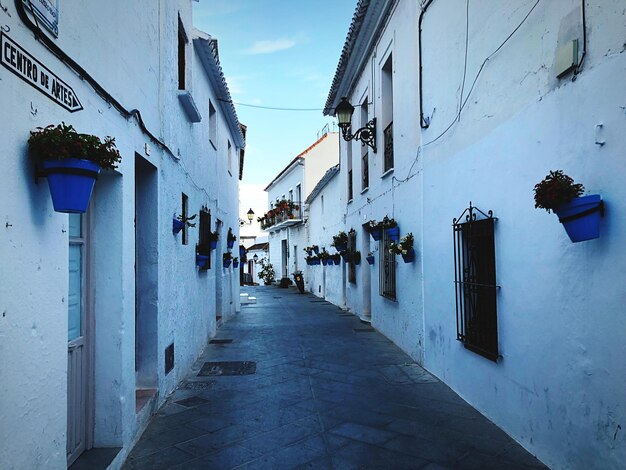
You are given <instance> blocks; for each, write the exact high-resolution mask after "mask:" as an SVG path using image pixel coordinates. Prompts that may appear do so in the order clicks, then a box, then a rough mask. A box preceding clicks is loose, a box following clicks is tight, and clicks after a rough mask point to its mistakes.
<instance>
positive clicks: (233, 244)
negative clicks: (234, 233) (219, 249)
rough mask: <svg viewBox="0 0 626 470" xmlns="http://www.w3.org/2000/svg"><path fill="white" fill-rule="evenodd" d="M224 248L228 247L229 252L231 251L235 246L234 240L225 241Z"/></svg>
mask: <svg viewBox="0 0 626 470" xmlns="http://www.w3.org/2000/svg"><path fill="white" fill-rule="evenodd" d="M226 246H227V247H228V249H229V250H231V249H232V248H233V246H235V240H227V241H226Z"/></svg>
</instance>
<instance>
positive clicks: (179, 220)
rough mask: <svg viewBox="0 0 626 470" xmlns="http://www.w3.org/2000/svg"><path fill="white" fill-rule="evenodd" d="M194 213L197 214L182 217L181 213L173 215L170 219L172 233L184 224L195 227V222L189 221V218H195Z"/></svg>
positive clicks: (180, 228) (178, 230)
mask: <svg viewBox="0 0 626 470" xmlns="http://www.w3.org/2000/svg"><path fill="white" fill-rule="evenodd" d="M196 215H197V214H194V215H192V216H191V217H183V216H182V215H176V216H174V218H173V219H172V233H173V234H174V235H176V234H177V233H178V232H180V231H181V230H182V229H183V227H184V226H185V225H187V227H195V226H196V224H195V223H192V222H190V220H193V219H195V218H196Z"/></svg>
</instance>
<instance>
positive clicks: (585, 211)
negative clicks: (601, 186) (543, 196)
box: [554, 194, 604, 243]
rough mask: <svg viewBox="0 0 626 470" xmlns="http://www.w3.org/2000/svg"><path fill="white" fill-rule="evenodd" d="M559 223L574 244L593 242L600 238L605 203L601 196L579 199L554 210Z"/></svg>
mask: <svg viewBox="0 0 626 470" xmlns="http://www.w3.org/2000/svg"><path fill="white" fill-rule="evenodd" d="M554 212H555V214H556V215H557V216H559V222H561V223H562V224H563V226H564V227H565V231H566V232H567V235H568V236H569V238H570V240H571V241H572V242H574V243H577V242H582V241H585V240H592V239H594V238H598V237H599V236H600V217H602V216H603V215H604V203H603V202H602V199H601V198H600V195H599V194H592V195H589V196H583V197H578V198H576V199H573V200H571V201H570V202H567V203H565V204H562V205H560V206H559V207H558V208H556V209H554Z"/></svg>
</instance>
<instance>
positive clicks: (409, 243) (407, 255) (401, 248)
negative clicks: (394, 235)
mask: <svg viewBox="0 0 626 470" xmlns="http://www.w3.org/2000/svg"><path fill="white" fill-rule="evenodd" d="M389 253H392V254H394V255H402V259H403V260H404V262H405V263H412V262H413V261H415V250H414V249H413V234H412V233H411V232H409V233H407V234H406V235H405V236H404V237H402V239H401V240H400V241H398V242H391V243H390V244H389Z"/></svg>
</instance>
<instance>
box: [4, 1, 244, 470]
mask: <svg viewBox="0 0 626 470" xmlns="http://www.w3.org/2000/svg"><path fill="white" fill-rule="evenodd" d="M5 3H6V2H5ZM87 3H88V5H84V6H82V7H81V8H70V6H69V5H66V4H65V3H63V2H61V15H60V18H61V19H60V35H59V38H58V39H57V40H56V41H55V42H56V43H57V44H58V45H59V47H61V48H62V49H63V50H65V51H66V52H67V53H68V54H69V55H70V56H71V57H72V58H74V59H75V60H76V61H77V62H78V63H80V64H81V65H82V66H83V67H84V68H85V69H86V70H89V71H90V73H91V74H92V76H93V77H94V78H95V79H96V80H97V81H98V82H99V83H101V84H102V86H103V87H104V88H105V89H107V90H108V91H109V92H110V93H112V94H113V96H114V97H116V99H118V100H119V101H120V102H121V103H122V104H123V105H124V106H125V107H126V108H127V109H134V108H137V109H139V110H140V111H141V113H142V117H143V119H144V121H145V123H146V126H147V127H148V128H149V129H150V130H151V131H152V132H153V133H154V134H155V135H157V136H161V137H162V139H163V140H164V141H165V142H166V143H167V145H168V146H169V147H170V148H171V149H172V150H173V152H174V155H175V158H173V157H172V156H170V155H168V154H167V153H165V152H164V151H162V150H160V149H159V147H158V146H157V145H155V144H154V143H153V142H151V141H150V139H149V138H148V137H147V136H146V135H145V134H144V133H142V132H141V130H140V129H139V126H138V125H137V122H136V121H135V120H133V119H131V120H128V121H127V120H125V119H124V118H123V117H122V116H121V115H120V114H119V113H118V112H117V111H116V110H115V109H113V108H111V107H110V106H108V104H107V103H106V102H105V101H103V99H102V98H100V97H99V96H98V95H96V94H95V93H94V91H93V90H92V89H91V87H90V86H89V85H88V84H87V83H86V82H83V81H81V80H80V79H79V78H78V77H77V76H76V75H75V74H74V73H73V72H72V71H71V70H70V69H69V68H67V67H66V66H65V65H64V64H62V63H61V62H60V61H58V60H57V59H56V58H55V57H54V56H53V55H52V54H50V53H49V52H47V50H46V49H44V47H42V46H41V45H40V44H39V43H37V42H36V41H35V40H34V39H33V34H32V32H30V31H29V30H27V29H26V27H25V26H24V25H23V24H22V23H21V22H20V20H19V17H18V15H17V12H16V11H15V7H14V5H13V4H12V3H9V4H7V5H6V6H7V8H8V10H7V12H4V11H0V23H1V24H3V25H6V26H8V27H9V28H10V33H9V36H10V37H11V38H12V39H13V40H15V41H16V42H18V43H19V44H20V45H21V46H22V47H24V48H25V49H26V50H28V52H30V53H31V54H32V55H34V56H35V57H36V58H37V59H39V60H40V61H41V62H43V63H44V64H46V66H48V67H49V68H50V69H51V70H53V71H54V72H55V73H56V74H57V75H59V76H60V77H61V78H63V79H64V80H65V81H66V82H68V83H69V84H70V85H71V86H72V87H73V88H74V90H75V92H76V93H77V95H78V97H79V99H80V100H81V102H82V104H83V106H84V110H83V111H80V112H77V113H74V114H69V113H68V112H66V111H65V110H63V109H62V108H60V107H58V106H57V105H56V104H54V103H53V102H52V101H50V100H49V99H48V98H46V97H45V96H44V95H42V94H40V93H39V92H37V91H36V90H35V89H33V88H31V87H30V86H28V84H26V83H24V82H23V81H21V80H19V79H18V78H17V77H15V76H14V75H12V74H11V73H10V72H9V71H8V70H6V69H5V68H1V69H0V80H1V81H2V87H1V89H0V108H1V109H3V110H5V111H6V110H10V114H11V119H10V120H7V121H6V122H5V123H4V124H3V139H1V140H0V152H2V155H4V161H5V166H4V168H5V170H4V172H3V176H2V185H3V188H4V189H3V191H2V192H1V194H0V211H1V212H0V213H1V216H2V220H3V230H2V231H0V246H1V247H2V248H0V250H1V258H2V260H3V264H4V265H5V266H11V269H10V270H9V269H3V270H2V271H0V273H1V274H0V276H1V280H0V311H2V312H3V313H2V316H1V317H0V337H2V338H3V339H2V341H1V345H0V359H1V360H0V363H1V364H2V365H1V366H0V383H1V385H0V387H1V393H0V397H1V398H0V421H1V422H2V423H3V424H2V426H0V442H2V444H1V445H0V461H2V462H3V466H4V467H5V468H15V469H21V468H66V455H65V445H66V426H67V409H66V406H67V304H66V302H67V300H66V299H67V292H68V277H67V272H68V268H67V264H68V248H67V247H68V234H67V231H68V216H67V215H65V214H59V213H56V212H54V211H53V210H52V204H51V200H50V195H49V190H48V185H47V182H46V181H45V180H44V179H40V180H39V182H38V184H35V183H34V180H33V178H32V176H31V175H32V174H33V167H32V165H31V163H30V162H29V161H28V159H27V154H26V140H27V138H28V133H29V131H30V130H32V129H34V128H35V127H38V126H45V125H48V124H51V123H55V124H56V123H59V122H61V121H65V122H66V123H68V124H72V125H74V126H75V127H76V128H77V129H78V130H79V132H86V133H93V134H96V135H99V136H100V137H104V136H106V135H111V136H114V137H116V143H117V145H118V148H119V149H120V152H121V154H122V157H123V160H122V164H121V165H120V168H119V170H118V171H117V172H113V173H111V174H107V175H103V176H101V178H100V179H99V181H98V182H97V185H96V190H95V192H94V198H93V202H94V209H93V214H92V215H93V218H94V225H93V246H94V253H93V274H94V275H93V278H92V283H93V284H92V288H91V294H92V296H93V297H95V299H96V300H95V304H94V312H95V316H96V321H97V324H98V329H97V333H96V337H95V338H94V342H95V344H94V348H95V357H96V361H95V371H94V393H95V403H96V405H95V432H94V444H95V446H126V447H125V449H124V451H123V452H122V455H123V454H124V453H126V452H127V451H128V444H130V442H132V440H133V438H134V436H135V434H136V432H137V429H138V426H139V425H140V423H139V422H138V420H137V415H136V414H135V370H134V361H135V328H134V322H135V274H134V263H135V228H134V212H135V204H134V200H135V189H134V176H135V153H138V154H140V155H142V156H143V158H145V160H147V161H149V162H151V163H152V164H153V165H154V166H155V167H156V169H157V170H156V174H157V175H158V194H159V196H158V203H157V207H158V241H157V246H158V248H157V250H158V263H159V267H158V283H159V284H158V312H159V313H158V332H157V335H158V338H156V340H157V341H158V346H157V354H158V364H157V366H156V371H155V374H156V375H157V387H158V392H157V400H158V402H162V401H163V400H164V399H165V397H166V395H167V393H169V392H170V391H171V390H172V389H173V388H174V387H175V385H176V383H177V382H178V380H179V379H180V377H182V375H183V374H184V373H185V372H186V370H187V369H188V367H189V365H190V364H191V363H192V361H193V360H194V359H195V357H196V356H197V354H198V353H199V351H200V348H201V347H202V346H203V345H204V344H205V341H206V339H207V338H208V337H209V336H210V335H213V334H214V332H215V309H216V306H215V302H211V301H210V299H211V298H212V296H207V295H206V293H207V292H214V291H215V288H216V282H215V276H216V273H218V272H219V271H221V270H218V269H215V268H214V269H212V270H211V271H209V272H208V273H207V274H204V273H203V274H199V273H198V272H197V270H196V268H195V243H196V241H197V233H198V232H197V230H198V229H197V228H195V229H194V228H190V229H189V238H190V241H189V245H186V246H182V245H181V243H180V234H179V235H178V236H174V235H172V232H171V223H172V222H171V219H172V216H173V214H174V213H177V214H178V213H180V205H181V202H180V201H181V194H180V193H181V191H184V192H185V193H186V194H187V195H188V196H189V211H190V213H195V212H197V211H198V210H199V208H200V207H201V205H203V204H207V205H208V206H209V208H211V209H212V212H213V215H214V219H213V220H215V216H217V217H220V218H221V219H222V220H223V221H224V225H225V226H226V229H227V227H228V226H232V227H233V228H234V229H236V227H237V226H238V224H237V177H236V176H233V177H232V179H231V178H229V177H228V175H227V171H226V168H225V166H224V165H225V164H226V163H225V162H226V154H225V150H224V148H225V147H224V146H225V145H226V144H225V142H226V139H227V138H228V137H227V136H228V135H229V131H228V128H227V127H226V125H225V122H224V121H223V118H222V119H221V121H220V122H219V124H218V126H219V134H220V141H222V142H224V144H223V145H224V146H219V147H218V153H212V154H207V153H206V149H207V148H208V146H207V145H206V142H207V141H208V129H207V126H208V123H207V120H206V118H207V115H208V111H207V108H208V104H207V103H208V99H209V96H211V93H212V92H211V91H210V90H209V87H208V84H207V82H206V76H205V75H204V71H203V70H201V68H200V65H199V63H198V61H197V57H196V56H195V52H194V49H193V46H192V45H191V44H189V45H188V47H189V49H188V52H189V54H188V57H189V66H188V75H189V76H190V79H191V80H192V81H193V84H192V92H193V96H194V99H195V100H196V104H197V105H198V107H199V109H200V113H201V114H202V116H203V118H204V119H203V121H202V122H201V123H199V124H191V123H190V122H189V121H188V120H187V117H186V116H185V115H184V113H183V110H182V108H181V107H180V104H179V102H178V98H177V96H176V95H177V90H176V89H177V83H176V74H177V71H176V68H175V64H176V37H177V21H178V12H179V11H180V15H181V17H182V18H183V21H184V23H185V27H186V30H187V34H188V35H189V36H190V39H191V34H192V32H193V28H192V23H191V6H190V2H189V1H187V0H184V1H183V0H180V1H178V2H161V3H160V4H158V3H157V4H155V2H152V1H148V0H143V1H140V2H135V3H134V4H133V6H130V7H129V6H128V5H126V3H125V2H119V1H115V2H108V3H106V5H105V4H103V3H102V2H95V1H91V0H90V1H89V2H87ZM129 8H130V11H129ZM9 14H10V16H9ZM107 18H108V19H107ZM159 18H160V19H161V20H160V22H159ZM111 25H115V28H114V29H112V28H111ZM139 33H140V34H139ZM129 44H132V47H129ZM155 45H156V47H155ZM159 56H162V57H163V60H160V59H159ZM119 70H124V73H123V74H121V73H118V71H119ZM159 71H160V72H159ZM218 112H219V111H218ZM146 143H148V144H150V147H151V152H150V155H147V153H146V151H145V144H146ZM176 157H179V159H178V158H176ZM233 170H234V171H233V175H237V174H238V169H233ZM202 188H208V189H207V190H206V192H205V190H204V189H202ZM218 191H219V194H220V200H219V204H218V201H217V197H216V194H217V192H218ZM218 207H219V209H218ZM5 224H6V225H7V226H6V227H4V225H5ZM223 233H224V235H225V231H224V232H223ZM223 240H224V242H223V243H224V244H225V237H224V239H223ZM155 254H156V253H155ZM220 265H221V260H220ZM214 266H216V263H215V260H214ZM231 271H232V270H231ZM236 274H237V273H234V274H233V273H232V272H224V273H223V276H224V277H225V279H227V280H230V278H233V277H234V278H235V279H236V280H238V276H237V275H236ZM222 288H223V289H224V294H223V295H222V299H223V302H224V305H225V310H226V311H227V315H230V314H232V313H233V312H234V311H235V308H236V304H235V303H234V302H236V301H237V300H238V297H239V296H238V282H233V284H232V287H231V285H230V284H228V285H227V284H226V283H225V282H224V283H223V287H222ZM226 292H228V293H229V295H228V296H227V295H226V294H225V293H226ZM140 294H141V293H140ZM233 298H234V299H236V300H234V301H233ZM231 302H232V303H231ZM172 341H173V342H175V351H176V365H175V368H174V370H173V371H172V372H171V373H170V374H169V375H167V376H165V374H164V364H163V354H164V349H165V347H166V346H167V345H168V344H170V343H171V342H172Z"/></svg>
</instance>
